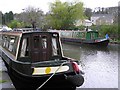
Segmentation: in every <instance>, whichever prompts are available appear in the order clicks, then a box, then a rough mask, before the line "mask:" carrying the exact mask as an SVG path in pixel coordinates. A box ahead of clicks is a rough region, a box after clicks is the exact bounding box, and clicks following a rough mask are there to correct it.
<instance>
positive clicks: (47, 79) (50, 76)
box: [36, 62, 68, 90]
mask: <svg viewBox="0 0 120 90" xmlns="http://www.w3.org/2000/svg"><path fill="white" fill-rule="evenodd" d="M66 63H68V62H63V63H62V64H61V65H60V66H59V67H58V69H57V70H56V71H55V72H54V73H53V74H52V75H51V76H50V77H49V78H48V79H47V80H46V81H45V82H43V84H41V85H40V86H39V87H38V88H37V89H36V90H39V89H40V88H42V87H43V86H44V85H45V84H46V83H47V82H48V81H49V80H50V79H51V78H52V77H53V76H54V75H55V74H56V73H57V71H58V70H59V69H60V68H61V67H62V66H63V65H64V64H66Z"/></svg>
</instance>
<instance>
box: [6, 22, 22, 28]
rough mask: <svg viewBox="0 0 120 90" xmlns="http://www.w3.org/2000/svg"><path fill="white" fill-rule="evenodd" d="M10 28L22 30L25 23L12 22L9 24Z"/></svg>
mask: <svg viewBox="0 0 120 90" xmlns="http://www.w3.org/2000/svg"><path fill="white" fill-rule="evenodd" d="M8 26H9V27H10V28H20V27H24V23H23V22H19V21H17V20H12V21H11V23H9V24H8Z"/></svg>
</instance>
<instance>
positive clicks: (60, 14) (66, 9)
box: [47, 0, 84, 29]
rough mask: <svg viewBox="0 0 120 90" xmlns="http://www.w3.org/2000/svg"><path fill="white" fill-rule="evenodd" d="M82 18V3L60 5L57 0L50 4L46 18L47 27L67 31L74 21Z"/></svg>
mask: <svg viewBox="0 0 120 90" xmlns="http://www.w3.org/2000/svg"><path fill="white" fill-rule="evenodd" d="M83 18H84V13H83V3H81V2H73V3H68V2H64V3H62V2H61V1H59V0H56V1H55V2H53V3H51V4H50V12H49V15H48V16H47V20H48V21H49V22H48V25H49V26H50V27H52V28H53V29H69V28H71V27H73V26H74V24H75V22H76V20H79V19H83Z"/></svg>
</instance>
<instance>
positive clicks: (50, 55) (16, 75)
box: [0, 31, 84, 90]
mask: <svg viewBox="0 0 120 90" xmlns="http://www.w3.org/2000/svg"><path fill="white" fill-rule="evenodd" d="M0 50H1V51H2V56H1V57H2V58H3V60H4V62H5V65H6V67H7V69H8V73H9V76H10V78H11V80H12V81H13V84H14V86H15V88H16V89H17V90H18V89H20V88H30V90H31V89H32V90H36V89H37V88H38V87H39V86H40V87H39V88H41V87H42V85H43V87H42V88H47V87H48V88H55V87H56V88H70V89H73V90H74V89H75V88H76V87H77V86H81V85H82V84H83V82H84V78H83V76H82V74H81V71H80V69H79V67H78V61H76V60H75V61H74V60H73V59H71V58H67V57H64V56H63V54H62V50H61V44H60V41H59V34H58V33H55V32H40V31H39V32H38V31H36V32H33V31H32V32H31V31H26V32H21V31H4V32H0ZM76 81H77V82H76ZM20 90H22V89H20Z"/></svg>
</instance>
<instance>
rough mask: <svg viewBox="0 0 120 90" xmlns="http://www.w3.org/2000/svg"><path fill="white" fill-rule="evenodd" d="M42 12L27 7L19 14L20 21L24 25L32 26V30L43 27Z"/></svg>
mask: <svg viewBox="0 0 120 90" xmlns="http://www.w3.org/2000/svg"><path fill="white" fill-rule="evenodd" d="M42 16H43V11H41V10H40V9H39V8H34V7H32V6H29V7H28V8H26V9H25V10H24V12H22V13H21V19H22V20H21V21H23V22H24V23H27V25H30V26H32V27H33V28H36V26H37V27H40V28H42V27H43V23H42V22H43V17H42Z"/></svg>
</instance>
